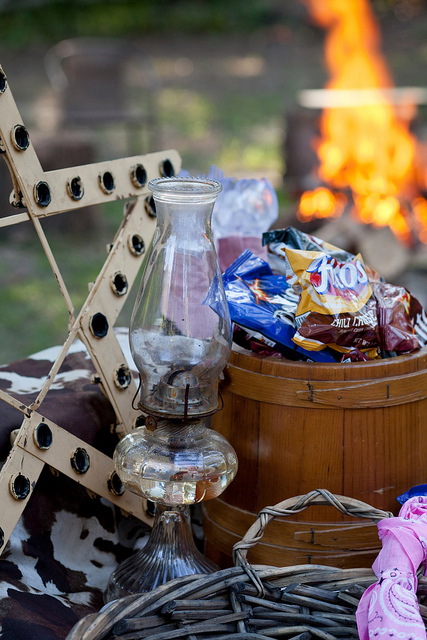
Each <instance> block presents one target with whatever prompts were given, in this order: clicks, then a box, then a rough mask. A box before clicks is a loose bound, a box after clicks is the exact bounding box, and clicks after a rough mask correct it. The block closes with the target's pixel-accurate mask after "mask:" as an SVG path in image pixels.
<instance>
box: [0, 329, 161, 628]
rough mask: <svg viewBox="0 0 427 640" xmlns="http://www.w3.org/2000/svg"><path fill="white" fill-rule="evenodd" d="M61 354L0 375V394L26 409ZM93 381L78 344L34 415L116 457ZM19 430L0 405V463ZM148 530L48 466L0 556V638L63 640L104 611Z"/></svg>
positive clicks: (49, 353)
mask: <svg viewBox="0 0 427 640" xmlns="http://www.w3.org/2000/svg"><path fill="white" fill-rule="evenodd" d="M121 337H123V338H124V337H125V336H124V334H122V336H121ZM124 350H126V345H124ZM58 352H59V348H58V349H56V348H53V349H48V350H46V351H43V352H40V353H38V354H35V355H34V356H32V357H31V358H27V359H26V360H22V361H19V362H15V363H13V364H8V365H5V366H2V367H0V388H1V389H4V390H5V391H6V392H7V393H10V394H11V395H14V396H15V397H17V398H19V399H20V400H22V401H23V402H24V403H25V404H27V405H28V404H31V402H32V401H34V399H35V398H36V396H37V392H38V391H39V390H40V388H41V385H42V383H43V380H44V377H45V376H46V375H47V373H48V372H49V370H50V368H51V366H52V362H53V361H54V359H55V357H56V355H57V354H58ZM92 373H94V368H93V365H92V362H91V360H90V358H89V356H88V354H87V352H86V351H85V349H84V347H83V346H82V344H81V343H79V342H77V343H76V344H75V345H73V347H72V348H71V350H70V352H69V354H68V355H67V357H66V358H65V360H64V363H63V365H62V367H61V369H60V371H59V373H58V375H57V376H56V378H55V381H54V383H53V385H52V387H51V389H50V390H49V393H48V394H47V397H46V399H45V400H44V401H43V403H42V405H41V407H40V410H39V411H40V413H41V414H42V415H44V416H46V417H47V418H49V419H51V420H53V421H54V422H55V423H56V424H58V425H59V426H61V427H62V428H64V429H67V430H68V431H70V432H72V433H74V434H75V435H76V436H78V437H79V438H81V439H82V440H84V441H85V442H87V443H88V444H92V445H93V446H95V447H97V448H98V449H99V450H101V451H103V452H104V453H106V454H108V455H112V453H113V450H114V447H115V445H116V443H117V439H116V437H115V436H112V435H111V433H110V425H111V424H113V423H114V420H115V417H114V412H113V410H112V407H111V405H110V403H109V401H108V399H107V398H106V397H105V396H104V394H103V393H102V392H101V391H100V390H99V389H98V387H97V385H94V384H92V383H91V374H92ZM21 422H22V414H21V413H20V412H18V411H17V410H16V409H12V408H11V407H9V405H7V404H5V403H3V402H1V403H0V456H1V460H2V462H4V461H5V459H6V457H7V455H8V453H9V451H10V433H11V431H13V430H14V429H17V428H19V426H20V424H21ZM0 526H1V523H0ZM148 531H149V529H148V527H147V526H146V525H145V524H143V523H142V522H140V521H138V520H136V519H134V518H126V517H125V516H124V515H123V514H122V513H121V512H120V510H119V509H117V508H116V507H115V506H114V505H113V504H112V503H110V502H108V501H107V500H104V499H102V498H99V497H91V496H89V494H88V492H87V491H86V490H85V488H84V487H82V486H81V485H79V484H78V483H76V482H73V481H72V480H71V479H69V478H68V477H66V476H64V475H62V474H59V475H54V474H53V473H52V471H51V470H50V469H49V468H48V467H45V468H44V470H43V471H42V474H41V476H40V478H39V480H38V482H37V485H36V487H35V489H34V492H33V495H32V496H31V498H30V500H29V502H28V504H27V506H26V508H25V510H24V512H23V515H22V517H21V519H20V520H19V522H18V524H17V526H16V527H15V529H14V531H13V533H12V536H11V537H10V540H9V542H8V544H7V546H6V548H5V550H4V552H3V554H2V555H1V556H0V638H1V640H54V639H55V640H60V639H63V638H66V636H67V634H68V632H69V631H70V629H71V628H72V627H73V626H74V625H75V623H76V622H77V621H78V620H79V619H80V618H81V617H83V616H85V615H87V614H89V613H92V612H95V611H99V609H100V608H101V607H102V606H103V600H102V593H103V590H104V588H105V586H106V584H107V582H108V578H109V576H110V574H111V572H112V571H113V570H114V568H115V567H116V566H117V563H118V562H121V561H122V560H123V559H125V558H126V557H128V556H129V555H130V554H131V553H133V550H134V546H135V543H136V541H137V540H138V543H137V544H136V546H142V545H143V544H144V542H145V540H146V539H147V536H148Z"/></svg>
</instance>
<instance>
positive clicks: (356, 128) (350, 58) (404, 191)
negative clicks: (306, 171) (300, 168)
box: [298, 0, 427, 243]
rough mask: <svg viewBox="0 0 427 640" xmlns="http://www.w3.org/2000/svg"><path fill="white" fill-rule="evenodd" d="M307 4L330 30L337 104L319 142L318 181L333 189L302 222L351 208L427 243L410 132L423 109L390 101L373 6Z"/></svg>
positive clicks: (361, 1) (362, 2)
mask: <svg viewBox="0 0 427 640" xmlns="http://www.w3.org/2000/svg"><path fill="white" fill-rule="evenodd" d="M304 2H305V3H306V4H307V6H308V8H309V10H310V13H311V16H312V17H313V18H314V20H315V21H316V22H317V23H318V24H319V25H320V26H322V27H324V28H325V29H327V36H326V41H325V59H326V64H327V67H328V70H329V73H330V80H329V82H328V84H327V86H326V88H327V90H329V91H330V90H332V91H330V93H329V94H328V96H329V99H331V100H333V101H335V102H334V106H327V107H326V108H323V111H322V113H321V118H320V136H321V137H320V139H318V140H317V141H316V143H315V144H316V151H317V155H318V158H319V163H320V166H319V169H318V177H319V179H320V181H321V182H322V183H323V185H327V186H320V187H318V188H317V189H314V190H313V191H307V192H305V193H304V194H303V195H302V197H301V200H300V204H299V210H298V217H299V219H300V220H302V221H307V220H310V219H313V218H322V217H327V218H330V217H338V216H340V215H341V214H342V212H343V211H344V209H345V207H346V205H347V202H349V203H351V207H352V211H353V212H354V213H355V214H356V215H357V217H358V218H359V219H360V220H361V221H362V222H364V223H368V224H372V225H374V226H389V227H390V229H391V230H392V231H393V233H394V234H395V235H396V236H397V237H398V238H399V239H400V240H401V241H403V242H405V243H411V242H414V240H415V241H417V240H419V241H421V242H423V243H427V201H426V200H425V199H424V198H423V197H422V194H421V187H420V185H419V181H418V177H419V174H420V170H419V167H417V141H416V139H415V138H414V136H413V135H412V134H411V133H410V129H409V128H410V122H411V120H412V119H413V117H414V115H415V106H414V103H413V102H411V101H409V102H408V101H407V99H405V94H404V93H403V94H402V93H399V90H395V91H396V95H398V96H399V98H400V101H398V104H396V100H395V103H391V102H390V100H389V99H388V96H389V94H390V91H391V88H392V87H393V81H392V78H391V76H390V73H389V71H388V69H387V65H386V63H385V61H384V59H383V57H382V55H381V53H380V48H379V47H380V34H379V29H378V26H377V23H376V21H375V17H374V15H373V13H372V10H371V7H370V5H369V2H368V0H345V2H343V1H342V0H322V1H321V2H318V0H304ZM326 93H327V92H326ZM402 96H403V97H402ZM409 100H410V98H409ZM343 103H344V104H345V105H346V106H335V105H342V104H343ZM421 173H422V171H421Z"/></svg>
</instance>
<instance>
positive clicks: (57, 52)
mask: <svg viewBox="0 0 427 640" xmlns="http://www.w3.org/2000/svg"><path fill="white" fill-rule="evenodd" d="M44 64H45V70H46V74H47V76H48V78H49V81H50V83H51V85H52V88H53V90H54V91H55V93H56V96H57V98H58V103H59V119H58V123H57V125H58V129H59V130H64V129H66V130H69V129H78V130H82V129H86V130H91V131H92V132H100V131H101V129H102V131H103V135H104V136H106V132H105V129H107V128H108V131H107V132H108V134H110V133H111V134H113V133H116V132H119V131H120V132H122V136H123V135H124V136H125V138H126V148H125V149H120V154H121V155H122V154H123V151H124V153H125V154H126V155H134V154H140V153H148V152H151V151H154V150H155V149H156V142H157V140H158V119H157V114H156V96H157V91H158V89H159V79H158V76H157V74H156V72H155V69H154V65H153V62H152V60H151V58H150V56H149V55H148V54H147V52H145V51H144V50H143V49H141V48H140V47H138V46H137V45H135V44H133V43H130V42H127V41H126V40H120V39H111V38H72V39H69V40H63V41H61V42H59V43H58V44H56V45H54V46H53V47H52V48H50V49H49V50H48V51H47V53H46V55H45V59H44ZM99 138H100V145H101V147H102V136H99ZM121 141H123V140H121ZM157 144H158V142H157ZM108 157H111V149H110V150H109V152H108Z"/></svg>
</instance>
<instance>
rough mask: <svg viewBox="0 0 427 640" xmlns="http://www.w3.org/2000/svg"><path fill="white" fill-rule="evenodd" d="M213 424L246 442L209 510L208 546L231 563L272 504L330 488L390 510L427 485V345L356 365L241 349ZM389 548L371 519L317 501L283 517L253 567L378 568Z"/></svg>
mask: <svg viewBox="0 0 427 640" xmlns="http://www.w3.org/2000/svg"><path fill="white" fill-rule="evenodd" d="M221 393H222V396H223V399H224V408H223V410H222V411H220V412H219V413H217V414H216V415H215V416H214V419H213V427H214V428H215V429H216V430H217V431H219V432H220V433H222V434H223V435H224V436H225V437H226V438H227V439H228V441H229V442H230V443H231V444H232V445H233V446H234V448H235V449H236V452H237V455H238V458H239V470H238V473H237V476H236V478H235V479H234V480H233V482H232V483H231V485H230V486H229V487H228V488H227V489H226V491H225V492H224V493H223V494H222V496H221V497H220V498H217V499H215V500H211V501H207V502H206V503H204V505H203V514H204V517H203V521H204V533H205V541H206V542H205V553H206V555H207V556H208V557H210V558H211V559H212V560H214V561H215V562H217V564H219V565H220V566H222V567H226V566H230V564H231V549H232V546H233V544H234V543H235V542H236V541H238V540H239V539H240V538H241V537H242V536H243V535H244V534H245V533H246V531H247V529H248V528H249V526H250V525H251V524H252V523H253V521H254V519H255V515H256V514H257V513H258V512H259V511H260V510H261V509H262V508H264V507H266V506H269V505H274V504H276V503H278V502H280V501H282V500H284V499H285V498H290V497H293V496H298V495H301V494H305V493H308V492H309V491H312V490H313V489H319V488H320V489H328V490H329V491H331V492H332V493H334V494H341V495H344V496H348V497H351V498H356V499H358V500H361V501H363V502H367V503H368V504H370V505H372V506H373V507H376V508H378V509H383V510H385V511H392V512H393V513H394V514H395V515H397V513H398V511H399V508H400V505H399V503H398V502H397V500H396V497H397V496H398V495H400V494H401V493H403V492H405V491H407V490H408V489H409V488H410V487H412V486H414V485H417V484H421V483H425V482H427V348H424V349H422V350H420V351H419V352H417V353H415V354H412V355H407V356H399V357H396V358H390V359H387V360H379V361H375V362H358V363H348V364H340V363H337V364H335V363H334V364H319V363H303V362H291V361H286V360H277V359H274V358H260V357H259V356H257V355H256V354H253V353H250V352H247V351H243V350H239V349H238V348H236V349H233V351H232V353H231V356H230V359H229V362H228V365H227V367H226V370H225V381H224V384H223V385H222V388H221ZM380 548H381V544H380V542H379V540H378V535H377V528H376V526H375V525H373V524H372V523H368V522H366V523H365V522H364V521H363V522H361V521H360V520H357V521H356V520H352V519H350V518H347V517H343V516H341V514H339V513H338V512H335V510H331V509H329V508H328V507H317V506H316V507H314V508H313V509H310V510H307V511H304V512H303V513H301V514H299V515H297V516H296V517H294V518H292V519H291V520H289V518H287V519H286V520H282V521H280V519H278V520H276V521H275V522H274V523H273V524H272V525H271V527H270V528H269V529H268V532H267V533H266V535H265V536H264V538H263V541H262V543H260V544H258V545H257V546H256V547H255V549H254V550H253V551H251V552H250V554H249V556H248V558H249V560H250V561H251V562H255V563H261V564H271V565H276V566H286V565H294V564H305V563H310V562H311V563H316V564H328V565H331V566H337V567H343V568H349V567H360V566H364V567H369V566H370V565H371V564H372V562H373V561H374V559H375V557H376V555H377V553H378V551H379V549H380Z"/></svg>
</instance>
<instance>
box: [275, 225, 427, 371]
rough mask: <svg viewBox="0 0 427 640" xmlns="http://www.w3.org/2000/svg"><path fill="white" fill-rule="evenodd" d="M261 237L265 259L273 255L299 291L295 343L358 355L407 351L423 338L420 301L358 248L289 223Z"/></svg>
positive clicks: (381, 354)
mask: <svg viewBox="0 0 427 640" xmlns="http://www.w3.org/2000/svg"><path fill="white" fill-rule="evenodd" d="M263 242H264V243H266V242H267V243H268V244H267V250H268V255H269V260H270V258H271V256H273V262H274V264H275V265H276V266H277V267H278V269H279V270H280V272H281V273H283V274H284V275H285V277H286V281H287V283H288V284H289V285H290V286H292V287H293V289H294V291H295V292H297V293H299V294H300V299H299V303H298V308H297V312H296V315H295V324H296V328H297V330H296V332H295V335H294V337H293V341H294V342H295V343H296V344H297V345H298V346H300V347H303V348H305V349H307V350H309V351H310V350H313V351H318V350H323V349H324V348H325V347H326V346H328V347H330V348H331V349H334V350H336V351H338V352H340V353H344V354H346V353H347V354H350V353H351V354H352V356H351V359H356V360H357V359H366V357H368V358H370V359H371V358H378V357H385V356H388V355H397V354H399V353H409V352H411V351H414V350H416V349H419V348H420V347H421V346H423V345H424V344H425V340H423V339H422V333H423V331H424V325H423V314H424V311H423V309H422V307H421V305H420V304H419V303H418V301H417V300H416V299H415V298H413V297H412V296H411V295H410V293H409V292H408V291H407V290H406V289H404V288H403V287H398V286H394V285H391V284H388V283H386V282H384V281H383V280H382V279H381V278H380V276H379V275H378V274H377V273H376V271H374V270H373V269H371V268H370V267H369V266H368V265H366V264H365V263H364V261H363V258H362V256H361V255H360V254H359V255H357V256H354V255H352V254H350V253H348V252H345V251H342V250H340V249H338V248H337V247H334V246H333V245H330V244H328V243H325V242H323V241H322V240H319V239H318V238H315V237H314V236H308V235H307V234H304V233H302V232H300V231H297V230H295V229H292V228H290V227H289V228H288V229H284V230H280V231H272V232H268V233H267V234H264V235H263ZM282 256H283V257H282ZM416 325H418V330H417V331H416V330H415V327H416Z"/></svg>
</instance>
